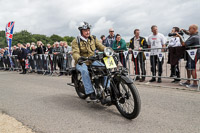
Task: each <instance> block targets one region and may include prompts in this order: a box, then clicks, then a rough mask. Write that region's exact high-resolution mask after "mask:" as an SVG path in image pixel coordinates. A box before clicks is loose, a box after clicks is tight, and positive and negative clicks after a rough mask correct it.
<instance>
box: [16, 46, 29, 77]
mask: <svg viewBox="0 0 200 133" xmlns="http://www.w3.org/2000/svg"><path fill="white" fill-rule="evenodd" d="M17 45H18V47H19V49H20V51H19V54H18V60H19V61H20V64H21V66H22V70H23V71H22V72H21V73H20V74H26V69H25V59H26V57H27V51H26V49H25V47H24V46H23V45H22V44H20V43H18V44H17Z"/></svg>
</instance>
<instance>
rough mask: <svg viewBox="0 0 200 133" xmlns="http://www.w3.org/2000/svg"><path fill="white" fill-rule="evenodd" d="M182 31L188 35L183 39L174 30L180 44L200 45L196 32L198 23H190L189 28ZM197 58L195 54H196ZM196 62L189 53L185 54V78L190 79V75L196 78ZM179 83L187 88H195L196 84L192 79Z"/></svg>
mask: <svg viewBox="0 0 200 133" xmlns="http://www.w3.org/2000/svg"><path fill="white" fill-rule="evenodd" d="M183 32H185V33H186V34H187V33H189V35H190V37H189V38H188V39H187V40H186V41H184V40H183V39H182V37H181V35H180V34H179V33H177V32H176V34H177V37H179V38H180V41H181V45H182V46H185V47H188V46H197V45H198V46H200V36H199V34H198V25H196V24H192V25H190V27H189V30H188V31H186V30H185V29H183ZM196 58H197V56H196ZM196 63H197V61H195V60H192V59H191V58H190V57H189V55H188V54H187V62H186V70H187V78H188V79H190V78H191V76H192V78H193V79H197V72H196ZM180 85H183V86H186V87H188V88H197V87H198V84H197V81H196V80H194V81H193V84H190V80H187V81H186V82H184V83H180Z"/></svg>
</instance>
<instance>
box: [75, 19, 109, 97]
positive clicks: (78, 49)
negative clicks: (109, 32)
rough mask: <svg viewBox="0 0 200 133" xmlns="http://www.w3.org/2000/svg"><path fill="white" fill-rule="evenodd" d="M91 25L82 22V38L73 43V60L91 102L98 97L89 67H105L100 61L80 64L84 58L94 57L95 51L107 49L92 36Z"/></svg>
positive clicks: (80, 28)
mask: <svg viewBox="0 0 200 133" xmlns="http://www.w3.org/2000/svg"><path fill="white" fill-rule="evenodd" d="M90 28H91V25H90V24H88V23H87V22H81V23H80V26H79V27H78V29H79V30H80V36H78V37H77V39H74V40H73V42H72V52H73V58H74V60H75V64H76V69H77V70H78V71H80V73H81V76H82V80H83V85H84V88H85V93H86V95H88V96H89V98H90V99H91V100H95V99H96V96H95V93H94V88H93V86H92V83H91V80H90V76H89V72H88V67H87V65H91V64H92V65H96V66H104V64H103V63H101V62H99V61H94V62H91V61H86V62H85V63H79V62H81V61H84V58H86V57H91V56H94V54H95V50H96V49H98V50H99V51H103V50H104V48H106V47H105V46H104V45H102V44H101V43H100V42H99V41H98V40H97V39H96V37H95V36H92V35H90Z"/></svg>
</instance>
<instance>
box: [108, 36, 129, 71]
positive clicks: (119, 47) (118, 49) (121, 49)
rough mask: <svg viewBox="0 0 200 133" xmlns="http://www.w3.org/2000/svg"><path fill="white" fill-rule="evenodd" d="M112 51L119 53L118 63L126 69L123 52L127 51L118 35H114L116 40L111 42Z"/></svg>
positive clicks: (123, 41) (124, 43)
mask: <svg viewBox="0 0 200 133" xmlns="http://www.w3.org/2000/svg"><path fill="white" fill-rule="evenodd" d="M112 49H113V50H114V51H115V52H118V53H119V58H120V62H121V63H122V65H123V66H124V67H125V68H126V59H125V56H124V53H123V52H124V51H126V50H127V47H126V42H125V40H124V39H122V38H121V36H120V34H117V35H116V40H115V41H114V42H113V45H112ZM127 57H128V56H127Z"/></svg>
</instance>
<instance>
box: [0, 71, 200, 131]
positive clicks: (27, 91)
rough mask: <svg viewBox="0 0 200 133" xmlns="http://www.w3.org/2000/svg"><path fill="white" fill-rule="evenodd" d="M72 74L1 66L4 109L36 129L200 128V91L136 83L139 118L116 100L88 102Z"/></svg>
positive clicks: (0, 94) (0, 100) (0, 96)
mask: <svg viewBox="0 0 200 133" xmlns="http://www.w3.org/2000/svg"><path fill="white" fill-rule="evenodd" d="M69 81H70V78H69V77H67V76H62V77H50V76H42V75H36V74H29V75H20V74H18V73H16V72H4V71H0V110H2V111H4V112H6V113H7V114H8V115H10V116H12V117H14V118H16V119H17V120H19V121H20V122H22V123H23V124H25V125H26V126H28V127H30V128H31V129H33V130H34V131H36V132H41V133H69V132H81V133H82V132H87V133H88V132H105V133H108V132H113V133H118V132H119V133H125V132H126V133H128V132H130V133H133V132H135V133H161V132H162V133H169V132H174V133H190V132H192V133H199V132H200V93H199V92H195V91H187V90H176V89H170V88H162V87H152V86H150V85H148V86H147V85H136V86H137V87H138V90H139V92H140V96H141V101H142V108H141V113H140V115H139V117H137V118H136V119H134V120H127V119H125V118H123V117H122V116H121V115H120V113H119V112H118V111H117V109H116V107H115V106H110V107H106V106H102V105H100V104H93V103H89V104H88V103H86V102H85V101H84V100H81V99H79V98H78V97H77V95H76V93H75V91H74V89H73V87H70V86H67V85H66V83H67V82H69Z"/></svg>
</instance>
